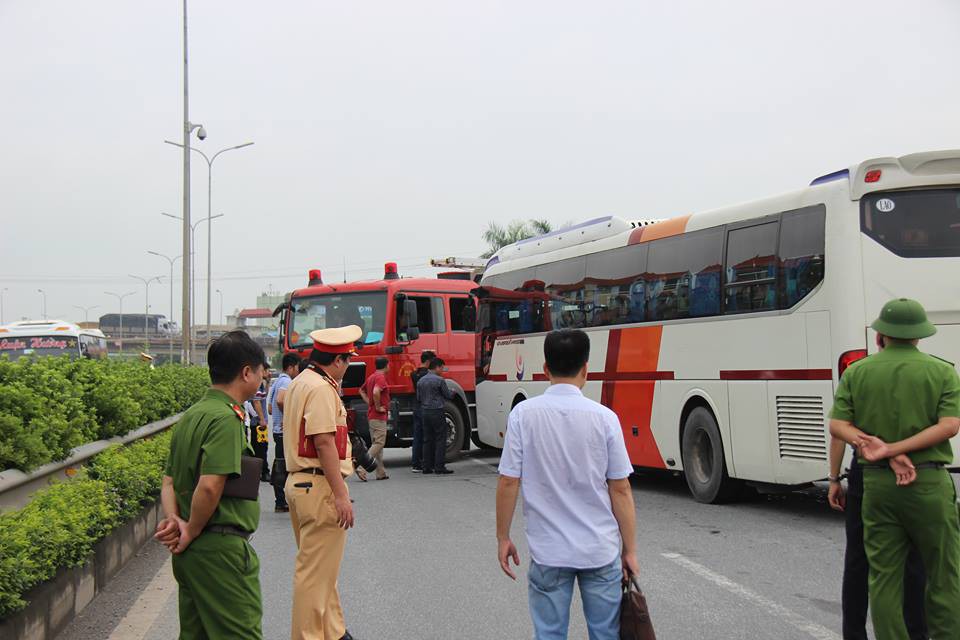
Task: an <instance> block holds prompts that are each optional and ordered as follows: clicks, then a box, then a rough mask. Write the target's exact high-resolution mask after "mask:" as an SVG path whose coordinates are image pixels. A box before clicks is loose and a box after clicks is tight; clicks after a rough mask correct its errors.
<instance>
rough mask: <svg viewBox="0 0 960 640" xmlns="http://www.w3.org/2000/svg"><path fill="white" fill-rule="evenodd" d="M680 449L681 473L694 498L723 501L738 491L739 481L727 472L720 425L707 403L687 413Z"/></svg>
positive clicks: (699, 500) (716, 501)
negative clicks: (681, 458) (718, 425)
mask: <svg viewBox="0 0 960 640" xmlns="http://www.w3.org/2000/svg"><path fill="white" fill-rule="evenodd" d="M681 451H682V456H683V475H684V477H685V478H686V480H687V486H688V487H690V493H692V494H693V497H694V499H695V500H696V501H697V502H704V503H708V504H718V503H721V502H726V501H728V500H730V499H731V498H733V497H735V496H736V495H737V493H738V492H739V491H740V489H741V485H742V483H741V482H739V481H737V480H734V479H732V478H731V477H730V476H729V475H727V464H726V462H725V461H724V457H723V441H722V440H721V438H720V429H719V428H718V427H717V421H716V420H715V419H714V417H713V414H712V413H711V412H710V410H709V409H707V408H706V407H702V406H700V407H695V408H694V409H693V411H691V412H690V415H688V416H687V419H686V421H685V422H684V426H683V439H682V442H681Z"/></svg>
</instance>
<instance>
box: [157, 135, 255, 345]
mask: <svg viewBox="0 0 960 640" xmlns="http://www.w3.org/2000/svg"><path fill="white" fill-rule="evenodd" d="M164 142H166V143H167V144H172V145H173V146H175V147H183V146H184V145H183V144H178V143H176V142H171V141H170V140H164ZM184 144H187V143H184ZM252 144H253V143H252V142H244V143H243V144H238V145H235V146H232V147H227V148H226V149H220V151H217V152H216V153H215V154H213V156H210V157H208V156H207V154H205V153H204V152H203V151H201V150H200V149H197V148H196V147H191V148H190V150H191V151H196V152H197V153H199V154H200V155H201V156H203V159H204V160H206V161H207V218H206V220H207V337H208V338H209V336H210V286H211V282H212V280H213V278H212V277H211V273H212V272H211V256H212V255H213V254H212V247H213V241H212V238H213V229H212V227H211V226H210V222H211V221H212V220H213V217H214V216H213V161H214V160H216V159H217V156H219V155H220V154H221V153H226V152H227V151H234V150H236V149H243V148H244V147H249V146H251V145H252Z"/></svg>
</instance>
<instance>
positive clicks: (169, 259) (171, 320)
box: [147, 251, 183, 361]
mask: <svg viewBox="0 0 960 640" xmlns="http://www.w3.org/2000/svg"><path fill="white" fill-rule="evenodd" d="M147 253H149V254H150V255H152V256H160V257H161V258H164V259H166V261H167V262H169V263H170V322H173V263H174V262H176V261H177V260H179V259H180V258H182V257H183V256H175V257H173V258H171V257H170V256H168V255H166V254H163V253H159V252H157V251H147ZM167 355H168V357H169V358H170V360H171V361H173V331H171V332H170V352H169V353H168V354H167Z"/></svg>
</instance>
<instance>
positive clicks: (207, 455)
mask: <svg viewBox="0 0 960 640" xmlns="http://www.w3.org/2000/svg"><path fill="white" fill-rule="evenodd" d="M264 361H265V359H264V354H263V349H261V348H260V346H259V345H258V344H257V343H256V342H254V341H253V340H252V339H251V338H250V337H249V336H248V335H247V334H246V333H244V332H242V331H231V332H229V333H226V334H224V335H223V336H221V337H220V338H217V339H216V340H214V341H213V343H212V344H211V345H210V349H209V351H208V352H207V362H208V365H209V367H210V380H211V382H212V383H213V384H212V386H211V388H210V389H208V390H207V392H206V393H205V394H204V396H203V398H201V399H200V400H199V401H198V402H197V403H196V404H195V405H193V406H192V407H190V408H189V409H187V411H186V412H185V413H184V414H183V417H182V418H181V419H180V422H179V423H178V424H177V426H176V427H175V429H174V432H173V439H172V441H171V443H170V455H169V457H168V458H167V464H166V469H165V471H164V478H163V488H162V491H161V499H162V502H163V510H164V513H165V514H166V518H165V519H164V520H163V521H161V522H160V523H159V524H158V525H157V533H156V538H157V539H158V540H159V541H160V542H162V543H163V544H164V545H166V546H167V548H168V549H169V550H170V551H171V552H172V553H173V554H174V555H173V575H174V577H175V578H176V580H177V584H178V585H179V605H180V606H179V609H180V638H181V640H193V639H201V638H233V639H236V638H239V639H250V640H260V639H261V638H262V637H263V635H262V632H261V618H262V603H261V596H260V561H259V559H258V558H257V554H256V552H254V550H253V547H251V546H250V542H249V541H248V539H249V537H250V535H251V534H252V533H253V531H254V530H255V529H256V528H257V524H258V523H259V521H260V507H259V504H258V503H257V501H256V500H255V499H246V498H240V497H228V496H227V495H224V487H225V486H227V493H233V492H234V490H233V489H232V488H231V486H230V485H227V480H228V478H231V477H232V478H236V477H237V476H239V475H240V474H241V470H242V466H241V456H242V455H247V456H252V455H253V451H252V450H251V449H250V445H249V444H248V442H247V440H246V439H245V438H244V431H243V418H244V413H243V409H242V408H241V407H242V405H243V401H244V400H246V399H247V398H249V397H250V396H252V395H253V394H254V392H256V390H257V387H259V386H260V381H261V379H262V377H263V363H264ZM247 468H248V470H249V471H252V472H254V474H255V475H256V477H255V478H254V479H253V486H254V487H258V486H259V470H258V469H257V468H256V467H255V466H251V465H249V464H248V465H247Z"/></svg>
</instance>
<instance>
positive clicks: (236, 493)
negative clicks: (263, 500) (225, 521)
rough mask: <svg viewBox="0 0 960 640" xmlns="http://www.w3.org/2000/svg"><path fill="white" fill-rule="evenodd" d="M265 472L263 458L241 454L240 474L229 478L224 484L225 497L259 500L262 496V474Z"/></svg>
mask: <svg viewBox="0 0 960 640" xmlns="http://www.w3.org/2000/svg"><path fill="white" fill-rule="evenodd" d="M262 472H263V459H261V458H257V457H254V456H243V455H242V456H240V475H239V476H232V477H230V478H227V482H226V483H225V484H224V485H223V497H224V498H241V499H242V500H257V499H258V498H259V497H260V474H261V473H262Z"/></svg>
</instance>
